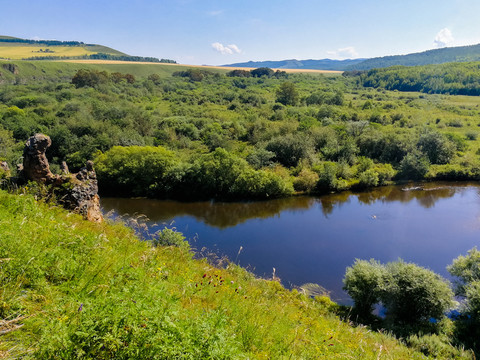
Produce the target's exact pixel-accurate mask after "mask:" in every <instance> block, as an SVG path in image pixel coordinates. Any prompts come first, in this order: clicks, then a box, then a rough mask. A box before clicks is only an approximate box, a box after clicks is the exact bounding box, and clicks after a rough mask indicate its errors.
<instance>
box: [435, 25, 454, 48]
mask: <svg viewBox="0 0 480 360" xmlns="http://www.w3.org/2000/svg"><path fill="white" fill-rule="evenodd" d="M454 40H455V39H454V38H453V35H452V32H451V31H450V29H448V28H444V29H442V30H440V31H439V32H438V34H437V36H435V40H433V42H434V43H435V46H436V47H437V48H441V47H445V46H447V45H449V44H451V43H452V42H453V41H454Z"/></svg>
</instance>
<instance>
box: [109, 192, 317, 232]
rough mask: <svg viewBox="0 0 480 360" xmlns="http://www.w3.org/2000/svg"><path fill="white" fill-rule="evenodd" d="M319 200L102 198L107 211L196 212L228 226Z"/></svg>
mask: <svg viewBox="0 0 480 360" xmlns="http://www.w3.org/2000/svg"><path fill="white" fill-rule="evenodd" d="M314 203H315V198H313V197H306V196H302V197H291V198H286V199H275V200H269V201H256V202H209V201H203V202H192V203H186V202H178V201H169V200H163V201H162V200H152V199H119V198H105V199H102V206H103V208H104V211H105V212H108V211H110V210H115V211H116V212H117V213H118V214H120V215H122V214H126V213H128V214H131V215H132V214H135V213H137V214H145V215H146V216H147V217H148V218H149V219H150V220H151V221H153V222H157V223H158V222H165V221H169V220H171V219H173V218H177V217H181V216H193V217H195V218H196V219H197V220H200V221H202V222H204V223H206V224H208V225H211V226H214V227H218V228H221V229H223V228H228V227H232V226H235V225H238V224H241V223H243V222H245V221H247V220H249V219H266V218H269V217H274V216H278V215H280V213H281V212H283V211H286V210H290V211H298V210H306V209H309V208H310V207H311V206H312V205H313V204H314Z"/></svg>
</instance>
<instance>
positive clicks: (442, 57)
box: [346, 44, 480, 70]
mask: <svg viewBox="0 0 480 360" xmlns="http://www.w3.org/2000/svg"><path fill="white" fill-rule="evenodd" d="M470 61H480V44H477V45H468V46H456V47H446V48H441V49H433V50H427V51H422V52H418V53H412V54H407V55H393V56H383V57H376V58H371V59H367V60H365V61H363V62H360V63H357V64H354V65H352V66H350V67H349V68H347V69H346V70H370V69H374V68H385V67H390V66H396V65H403V66H418V65H435V64H444V63H449V62H470Z"/></svg>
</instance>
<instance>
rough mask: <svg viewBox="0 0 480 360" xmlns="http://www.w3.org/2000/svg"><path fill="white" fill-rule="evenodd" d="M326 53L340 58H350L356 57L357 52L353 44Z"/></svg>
mask: <svg viewBox="0 0 480 360" xmlns="http://www.w3.org/2000/svg"><path fill="white" fill-rule="evenodd" d="M327 54H328V55H330V56H332V57H336V58H341V59H351V58H356V57H358V53H357V51H356V50H355V48H354V47H353V46H347V47H344V48H341V49H337V50H334V51H327Z"/></svg>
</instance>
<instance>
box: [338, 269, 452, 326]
mask: <svg viewBox="0 0 480 360" xmlns="http://www.w3.org/2000/svg"><path fill="white" fill-rule="evenodd" d="M344 289H345V290H346V291H347V293H348V294H349V295H350V296H351V297H352V299H353V300H354V302H355V309H356V311H357V313H358V314H359V315H361V316H362V318H367V319H368V317H369V316H371V310H372V308H373V305H374V304H376V303H380V302H381V304H382V305H383V306H384V307H385V310H386V314H385V315H386V317H385V325H386V326H388V327H390V328H391V329H395V330H397V331H398V330H399V329H400V330H401V331H407V332H408V331H409V329H410V330H413V331H418V330H420V329H425V328H429V324H430V320H431V319H432V318H433V319H441V318H442V317H444V314H445V312H446V311H447V310H448V309H449V308H450V307H451V306H452V305H453V292H452V290H451V289H450V287H449V284H448V283H447V281H446V280H445V279H443V278H442V277H440V276H439V275H437V274H435V273H434V272H432V271H430V270H428V269H425V268H423V267H420V266H418V265H415V264H411V263H405V262H403V261H402V260H400V261H396V262H392V263H388V264H386V265H381V264H379V263H378V262H376V261H374V260H370V262H367V261H364V260H357V261H356V262H355V264H354V265H353V266H352V267H349V268H347V271H346V274H345V278H344ZM402 326H403V328H402Z"/></svg>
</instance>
